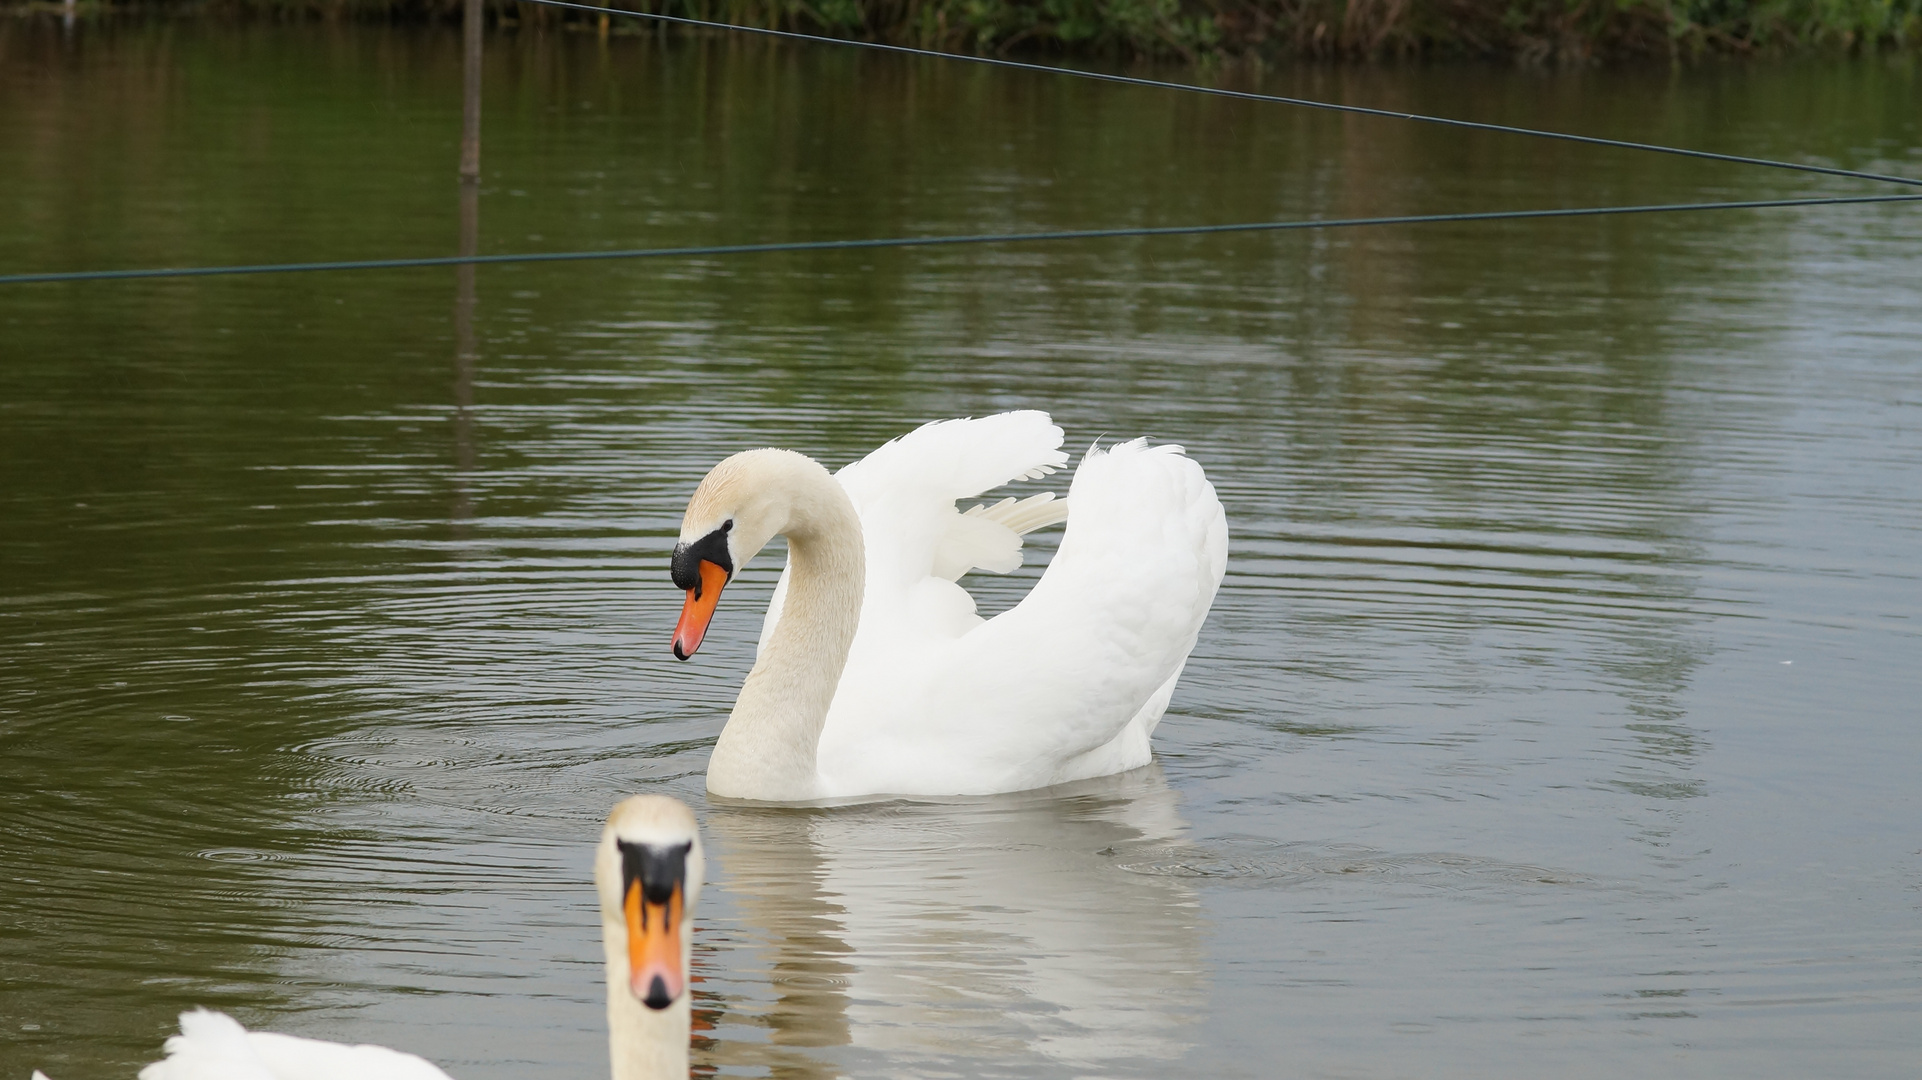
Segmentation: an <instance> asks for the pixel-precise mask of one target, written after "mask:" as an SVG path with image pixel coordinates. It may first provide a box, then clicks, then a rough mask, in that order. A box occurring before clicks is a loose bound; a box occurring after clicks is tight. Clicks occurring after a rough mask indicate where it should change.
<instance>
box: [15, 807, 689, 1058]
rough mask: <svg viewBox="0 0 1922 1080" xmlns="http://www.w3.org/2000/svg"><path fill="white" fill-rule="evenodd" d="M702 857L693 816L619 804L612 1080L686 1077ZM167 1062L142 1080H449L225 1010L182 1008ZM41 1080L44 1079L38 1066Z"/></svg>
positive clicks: (610, 962)
mask: <svg viewBox="0 0 1922 1080" xmlns="http://www.w3.org/2000/svg"><path fill="white" fill-rule="evenodd" d="M703 869H704V864H703V858H702V853H701V841H700V837H699V835H698V833H697V832H696V829H695V822H694V815H693V814H692V813H691V812H690V811H689V810H688V808H687V807H686V806H684V805H682V804H681V803H679V802H677V801H676V800H674V799H670V798H667V797H665V796H661V795H636V796H634V797H633V798H630V799H627V800H626V801H624V802H622V803H621V804H620V805H618V806H616V807H615V808H614V812H613V814H612V815H610V816H609V817H608V819H607V826H606V828H605V829H603V830H602V833H601V843H600V847H599V849H598V850H597V852H596V854H595V861H594V879H595V884H596V885H597V886H598V887H599V891H600V895H601V922H602V927H603V930H604V933H603V935H602V936H603V940H604V941H605V943H606V946H607V1020H608V1044H609V1051H610V1056H611V1059H612V1065H613V1078H614V1080H687V1041H688V1030H689V1019H690V1012H689V1006H688V993H687V984H688V961H689V959H690V956H691V951H690V950H691V949H692V936H691V935H690V934H688V933H687V932H686V926H687V922H688V920H689V919H691V918H692V916H693V913H694V901H695V898H696V896H697V895H698V894H699V892H700V888H701V876H702V873H703ZM166 1052H167V1057H166V1059H165V1060H162V1061H156V1062H154V1063H153V1064H151V1065H149V1066H147V1067H146V1068H144V1069H142V1070H140V1080H450V1078H449V1077H448V1075H447V1074H446V1073H444V1072H442V1071H441V1070H440V1069H439V1068H437V1067H436V1066H434V1065H433V1064H432V1063H430V1062H428V1061H427V1060H426V1059H424V1058H420V1057H416V1056H415V1055H413V1054H408V1053H403V1052H401V1051H399V1050H389V1049H387V1048H386V1047H384V1046H349V1045H346V1044H344V1043H336V1042H326V1041H324V1040H321V1039H303V1038H299V1037H297V1036H293V1035H281V1034H277V1033H274V1032H260V1031H248V1030H246V1029H245V1028H243V1027H241V1026H240V1024H239V1023H238V1022H237V1021H235V1020H234V1019H233V1018H232V1017H230V1016H227V1015H226V1014H224V1013H217V1012H210V1011H208V1010H206V1009H195V1010H194V1011H192V1012H186V1013H182V1014H181V1015H180V1034H178V1035H174V1036H171V1037H169V1038H168V1039H167V1043H166ZM34 1080H46V1077H45V1076H43V1075H42V1074H40V1073H38V1072H36V1073H34Z"/></svg>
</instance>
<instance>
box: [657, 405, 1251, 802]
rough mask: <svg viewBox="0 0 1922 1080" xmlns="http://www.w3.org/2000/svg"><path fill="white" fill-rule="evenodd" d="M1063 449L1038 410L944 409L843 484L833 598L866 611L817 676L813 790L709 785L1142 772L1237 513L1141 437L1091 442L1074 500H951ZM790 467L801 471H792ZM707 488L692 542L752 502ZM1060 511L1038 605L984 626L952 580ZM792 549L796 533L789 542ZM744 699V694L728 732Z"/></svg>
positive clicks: (764, 656)
mask: <svg viewBox="0 0 1922 1080" xmlns="http://www.w3.org/2000/svg"><path fill="white" fill-rule="evenodd" d="M1061 442H1062V432H1061V429H1060V428H1059V427H1056V426H1055V425H1054V423H1053V422H1052V421H1051V420H1050V419H1049V418H1048V416H1047V414H1045V413H1041V412H1032V411H1028V412H1014V413H1004V414H1001V415H998V416H989V417H983V418H980V419H973V420H948V421H939V422H936V423H932V424H928V425H925V426H923V427H921V428H919V429H918V430H916V431H914V432H912V433H910V434H908V435H906V436H903V437H902V438H900V439H897V440H895V441H893V442H890V443H888V444H887V445H885V446H882V447H881V448H879V449H877V450H875V451H874V452H873V453H871V454H869V455H868V456H867V457H865V458H863V459H862V460H860V461H858V462H855V463H853V464H851V465H849V466H847V467H846V468H844V469H842V470H841V471H840V472H839V473H838V474H836V475H835V477H834V479H835V480H837V481H838V482H839V487H840V488H841V489H842V490H843V491H844V492H845V494H846V496H847V499H848V501H849V502H850V503H851V504H852V507H853V510H854V512H855V514H856V515H857V516H858V519H859V530H860V539H861V548H862V550H863V562H864V567H865V573H864V575H863V577H862V580H861V582H860V583H859V587H858V589H844V590H841V591H840V592H835V591H834V590H832V589H829V590H827V592H828V594H829V601H830V602H844V603H853V602H854V599H853V598H854V596H855V595H858V596H859V622H858V624H857V627H856V629H855V632H854V634H853V638H852V641H851V643H850V645H849V646H848V651H847V659H846V663H845V666H843V667H842V668H841V669H840V670H839V671H826V672H824V673H822V677H824V678H828V679H833V680H834V682H833V684H832V686H833V689H832V703H831V704H830V705H829V706H828V708H827V711H826V716H825V718H824V721H823V722H822V723H821V726H820V729H819V730H820V734H819V739H818V745H817V747H816V748H815V751H816V752H815V755H814V760H813V762H812V763H811V768H812V770H813V772H814V776H813V780H812V783H811V785H809V784H795V785H790V786H787V787H785V788H783V789H782V790H781V791H779V792H776V791H774V790H773V789H764V790H755V791H753V792H751V793H750V792H748V791H743V790H740V789H733V790H725V791H723V790H720V789H716V788H713V786H712V785H713V776H714V773H713V771H712V769H710V774H709V775H710V788H711V789H713V790H716V791H717V792H718V793H721V794H736V795H741V794H746V795H748V796H749V797H758V798H794V797H828V798H832V797H846V796H858V795H871V794H883V793H890V794H919V795H964V794H988V793H992V792H1001V791H1017V790H1025V789H1029V788H1036V787H1044V786H1048V785H1052V784H1058V783H1065V782H1067V781H1071V780H1078V779H1083V778H1086V777H1091V776H1101V775H1106V774H1109V773H1114V772H1120V771H1123V770H1126V769H1131V768H1135V767H1137V766H1140V765H1144V764H1146V763H1147V762H1148V760H1149V757H1150V750H1149V737H1150V736H1151V735H1152V734H1153V732H1154V728H1155V725H1156V723H1157V722H1158V721H1159V720H1160V718H1161V714H1162V712H1163V711H1164V710H1165V709H1166V708H1167V705H1168V701H1169V698H1170V696H1171V695H1172V693H1173V691H1174V686H1175V682H1176V680H1177V679H1178V678H1179V676H1180V674H1181V670H1182V666H1183V665H1184V664H1185V662H1186V660H1187V657H1188V654H1189V652H1190V651H1192V650H1193V648H1194V644H1195V638H1196V635H1197V634H1198V633H1199V631H1200V629H1201V624H1202V620H1203V619H1204V618H1205V617H1206V616H1207V613H1208V609H1209V606H1210V604H1211V603H1212V602H1213V600H1214V595H1215V590H1216V589H1217V587H1218V586H1219V585H1220V582H1221V579H1222V575H1223V573H1224V571H1225V569H1226V565H1227V544H1228V531H1227V521H1226V518H1225V516H1224V514H1223V512H1222V509H1221V503H1220V501H1219V500H1218V499H1217V498H1216V497H1215V492H1214V488H1213V487H1212V486H1211V485H1210V484H1209V483H1208V481H1207V479H1206V477H1204V476H1203V474H1202V471H1201V467H1200V466H1199V465H1198V464H1196V463H1195V462H1194V461H1193V460H1192V459H1190V458H1188V457H1187V456H1186V455H1185V454H1184V452H1183V450H1182V448H1181V447H1179V446H1173V445H1162V446H1152V447H1151V446H1149V445H1148V444H1147V441H1146V440H1144V439H1137V440H1134V441H1132V442H1126V443H1122V444H1120V445H1118V446H1115V447H1113V448H1112V449H1109V450H1105V451H1104V450H1101V449H1098V448H1097V449H1090V450H1089V451H1088V452H1087V453H1086V454H1085V455H1084V456H1083V458H1082V460H1081V464H1080V466H1079V467H1078V468H1077V469H1076V471H1075V475H1074V480H1073V483H1072V485H1071V486H1070V488H1069V494H1068V498H1067V499H1066V500H1058V499H1051V498H1050V497H1049V496H1046V495H1043V496H1036V497H1032V498H1028V499H1023V500H1020V501H1014V500H1006V499H1004V500H1002V501H1001V502H999V503H997V504H994V505H992V506H989V507H976V508H973V509H971V510H969V511H967V512H965V513H964V512H962V511H961V510H959V509H958V508H957V506H956V503H957V501H959V500H964V499H970V498H974V497H977V496H979V495H981V494H982V493H983V492H986V491H989V490H991V489H993V488H996V487H999V486H1001V485H1002V484H1005V483H1008V482H1010V481H1013V480H1017V479H1022V478H1034V477H1039V476H1043V475H1046V474H1047V473H1050V472H1052V471H1054V470H1055V469H1056V468H1058V467H1060V466H1062V465H1064V464H1065V463H1066V461H1067V456H1066V455H1065V454H1063V453H1062V452H1061V450H1060V446H1061ZM766 453H769V452H766V451H750V452H749V453H748V454H744V455H737V457H736V458H735V459H730V462H729V463H724V466H723V467H717V468H716V470H715V473H714V474H710V478H711V479H712V477H714V476H716V475H725V476H726V486H727V487H730V488H738V487H741V486H743V485H742V480H741V473H742V470H743V465H735V464H733V463H735V462H737V461H742V462H744V461H745V460H747V459H751V458H752V456H753V455H755V454H766ZM724 468H725V469H726V471H725V472H724ZM783 475H784V476H786V477H789V479H787V480H786V481H785V482H790V483H795V484H804V483H809V482H811V481H808V480H806V479H805V478H802V477H800V476H799V474H796V473H794V472H793V470H791V469H790V470H788V471H787V472H786V473H784V474H783ZM707 488H708V483H707V482H704V484H703V491H701V492H697V493H696V496H695V499H694V501H693V502H691V503H690V506H689V516H688V521H687V526H688V527H687V528H684V530H683V533H682V539H683V541H684V542H690V543H692V542H697V541H699V540H700V539H701V537H702V536H703V535H706V531H711V530H712V529H713V528H714V527H715V526H717V525H718V524H719V522H720V521H721V520H722V519H726V520H729V521H732V520H734V517H735V516H739V515H742V514H752V512H753V510H752V507H751V506H750V505H749V503H748V502H740V501H739V500H738V498H735V499H733V501H730V498H720V499H719V500H718V501H717V500H716V498H715V496H716V495H717V494H719V493H709V492H707ZM737 502H738V503H739V505H735V504H736V503H737ZM730 515H732V516H730ZM830 516H831V515H830ZM1064 519H1065V520H1066V521H1067V523H1068V528H1067V532H1066V534H1065V535H1064V536H1063V538H1062V541H1061V546H1060V549H1059V550H1058V551H1057V553H1056V554H1055V557H1054V560H1053V561H1052V563H1051V564H1050V565H1049V567H1048V569H1047V571H1046V572H1045V573H1044V574H1042V575H1041V578H1040V579H1039V581H1038V582H1037V583H1036V584H1035V586H1034V588H1033V590H1032V591H1031V592H1030V593H1029V595H1028V596H1027V597H1025V598H1024V599H1023V600H1022V601H1021V602H1020V603H1019V604H1017V605H1015V606H1014V607H1013V608H1012V609H1010V610H1008V611H1006V612H1003V613H1002V614H1000V615H997V616H995V617H994V618H992V619H987V620H983V619H981V618H980V617H979V616H978V615H977V614H976V612H975V604H974V599H973V597H971V596H969V595H968V593H967V591H966V590H965V589H963V588H961V587H960V586H959V585H958V584H956V581H955V579H956V578H958V577H960V576H961V575H962V574H963V573H965V572H967V571H968V570H970V569H976V568H978V569H983V570H991V571H997V572H1006V571H1008V570H1012V569H1014V568H1015V567H1016V566H1019V565H1020V564H1021V534H1022V533H1023V532H1026V531H1028V530H1030V529H1033V528H1037V527H1040V526H1043V525H1048V524H1053V523H1055V522H1058V521H1061V520H1064ZM795 520H796V522H799V521H800V519H799V518H796V519H795ZM794 527H797V528H802V529H805V530H812V531H815V532H819V531H820V529H819V528H816V527H815V526H814V525H812V524H796V525H795V526H794ZM772 531H781V530H779V529H775V530H772ZM746 534H747V536H748V537H750V540H749V542H748V543H743V544H739V545H732V546H731V547H730V550H731V551H734V552H735V553H736V554H737V556H746V557H751V556H752V554H753V551H754V550H758V544H755V545H753V547H752V548H751V549H750V548H749V544H750V543H752V540H754V539H760V537H759V534H758V533H754V532H753V531H752V530H751V529H750V530H746ZM769 535H772V532H770V533H769ZM796 546H797V545H796V541H795V540H794V538H793V537H792V535H790V550H791V551H792V550H795V548H796ZM745 561H746V559H745V557H737V563H739V562H745ZM791 574H792V566H790V569H789V570H788V571H785V572H784V573H783V575H782V580H781V583H780V584H779V585H778V586H777V587H776V590H775V595H774V598H773V601H772V602H771V604H770V606H769V611H768V616H767V620H766V623H765V624H764V626H763V629H762V636H761V657H760V662H759V663H757V665H756V671H757V673H758V672H759V671H760V670H761V668H762V666H763V665H770V666H779V665H780V664H782V663H783V662H784V661H783V658H779V657H774V656H771V655H770V654H771V653H772V652H773V651H774V650H775V646H776V644H777V643H776V633H777V630H778V629H779V627H780V626H781V623H782V622H783V621H784V619H786V618H790V617H792V615H793V611H792V609H791V607H790V604H789V597H788V593H789V586H790V581H789V577H790V575H791ZM815 595H816V596H817V597H818V596H820V595H821V593H820V592H819V591H817V592H816V593H815ZM816 602H817V603H820V602H821V601H820V600H817V601H816ZM816 636H819V635H811V636H810V637H809V638H808V639H807V642H802V641H797V642H795V643H794V644H793V648H794V649H795V650H796V651H797V652H799V651H800V650H801V649H802V648H803V647H807V648H812V649H813V651H814V653H815V654H817V655H815V656H814V657H813V658H812V659H810V660H809V661H808V663H810V664H813V665H815V666H817V667H819V666H822V665H830V664H831V661H832V656H831V651H832V650H829V649H825V648H816V647H814V646H813V645H812V644H809V643H811V642H812V638H813V637H816ZM785 663H786V664H788V665H790V666H792V665H794V664H795V663H796V661H795V658H794V657H787V658H785ZM755 677H756V676H755V675H750V681H752V680H754V679H755ZM749 699H750V695H749V694H748V693H747V691H746V689H745V688H744V691H743V697H742V703H740V704H737V706H736V710H735V716H734V718H731V720H730V723H733V722H735V720H738V719H739V718H740V717H741V716H742V710H743V708H744V707H746V706H747V705H749V704H750V701H749ZM753 719H756V718H754V717H750V720H753ZM723 739H724V740H726V739H727V734H726V733H724V734H723Z"/></svg>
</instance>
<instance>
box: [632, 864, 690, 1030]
mask: <svg viewBox="0 0 1922 1080" xmlns="http://www.w3.org/2000/svg"><path fill="white" fill-rule="evenodd" d="M673 889H674V891H673V892H672V893H671V894H670V895H669V896H668V898H667V902H666V903H664V904H656V903H652V902H650V901H649V900H648V899H647V896H646V890H645V889H644V887H643V886H642V884H641V882H639V881H633V882H629V883H628V886H627V897H626V902H625V903H624V904H623V905H622V907H623V908H625V912H624V913H625V914H626V916H627V972H628V975H627V978H628V989H629V991H630V992H632V993H633V995H634V996H635V997H636V998H639V999H640V1001H641V1003H642V1004H644V1005H646V1006H647V1007H648V1008H650V1009H655V1010H660V1009H665V1008H667V1007H668V1006H669V1005H672V1004H674V1003H675V1002H676V1001H679V1000H680V998H681V994H682V992H683V991H685V990H686V989H687V987H686V985H685V984H684V982H683V980H682V977H681V934H682V929H681V907H682V898H683V893H682V885H681V883H680V882H678V881H677V882H675V883H674V886H673Z"/></svg>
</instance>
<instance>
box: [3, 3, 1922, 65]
mask: <svg viewBox="0 0 1922 1080" xmlns="http://www.w3.org/2000/svg"><path fill="white" fill-rule="evenodd" d="M586 2H592V0H586ZM611 2H612V3H613V4H614V5H615V6H625V7H632V8H635V9H637V10H649V11H656V12H660V13H663V14H669V15H682V16H689V17H692V18H699V19H714V20H721V21H726V22H735V23H745V24H749V25H754V26H764V27H778V28H780V29H786V30H796V31H801V32H806V33H826V34H833V35H838V36H848V37H858V38H864V39H868V40H875V41H885V42H891V43H896V44H904V45H914V46H919V47H923V48H937V49H947V50H955V51H965V52H985V53H998V54H1035V53H1057V54H1085V55H1103V56H1117V55H1121V56H1145V57H1163V58H1172V57H1183V58H1187V59H1190V60H1202V59H1212V58H1234V57H1251V56H1252V57H1263V58H1270V59H1277V58H1285V57H1317V58H1330V59H1333V58H1350V59H1395V58H1415V57H1473V58H1484V59H1503V60H1510V61H1514V62H1519V63H1525V64H1571V63H1575V64H1579V63H1588V62H1594V61H1609V60H1622V59H1633V58H1638V57H1646V58H1669V59H1682V60H1686V59H1692V58H1697V57H1702V56H1708V55H1714V54H1724V55H1756V54H1784V53H1792V52H1861V51H1867V50H1878V49H1887V48H1900V49H1914V48H1917V47H1918V46H1922V0H611ZM0 6H12V7H15V8H16V9H19V8H26V7H34V8H40V9H46V8H48V7H50V6H56V5H50V4H49V3H48V0H0ZM87 6H88V7H89V8H91V9H92V10H96V11H97V10H102V9H108V10H137V9H150V8H155V7H161V6H165V7H167V8H170V9H175V10H178V9H187V10H195V11H202V12H207V13H214V14H255V15H260V14H266V15H297V16H303V17H306V16H322V17H330V18H348V19H382V20H405V21H415V20H439V19H449V18H454V17H456V16H457V14H458V11H459V8H460V0H87ZM487 8H488V11H489V16H490V19H491V20H493V21H494V22H496V23H497V24H498V25H499V26H501V27H525V26H529V25H537V26H548V27H554V26H571V27H582V26H586V27H590V28H593V29H596V30H605V29H608V28H602V27H600V26H599V25H598V23H599V20H598V18H597V17H596V16H594V15H592V14H588V13H582V12H570V11H565V10H561V9H554V8H548V7H541V6H539V5H535V4H527V3H519V2H517V0H487ZM633 29H634V27H632V26H623V27H620V28H618V30H619V31H622V32H631V31H632V30H633Z"/></svg>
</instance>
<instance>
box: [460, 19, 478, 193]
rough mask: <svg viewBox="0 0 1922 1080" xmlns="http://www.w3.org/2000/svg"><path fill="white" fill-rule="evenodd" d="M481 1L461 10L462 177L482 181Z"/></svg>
mask: <svg viewBox="0 0 1922 1080" xmlns="http://www.w3.org/2000/svg"><path fill="white" fill-rule="evenodd" d="M483 18H484V16H483V14H482V12H481V0H467V2H466V3H465V4H464V5H463V6H462V8H461V114H460V178H461V179H462V180H465V181H472V182H478V181H479V180H480V90H481V22H482V19H483Z"/></svg>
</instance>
